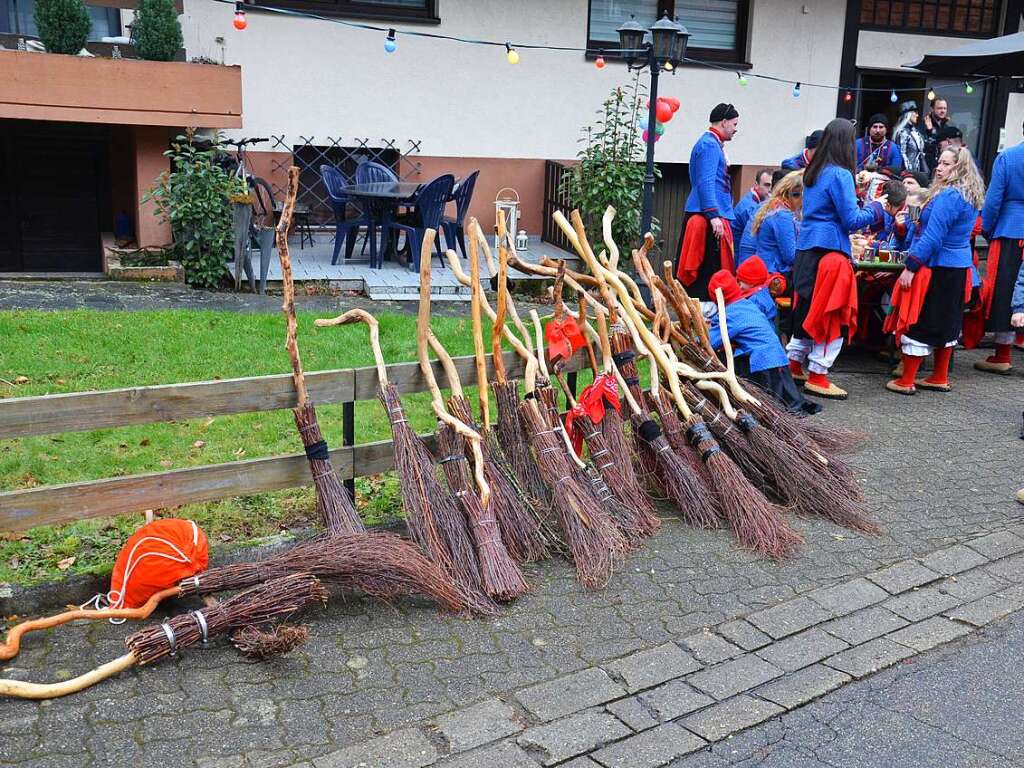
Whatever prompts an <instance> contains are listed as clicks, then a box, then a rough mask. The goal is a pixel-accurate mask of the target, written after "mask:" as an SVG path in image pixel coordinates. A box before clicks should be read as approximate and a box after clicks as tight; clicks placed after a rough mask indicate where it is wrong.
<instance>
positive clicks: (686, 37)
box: [672, 24, 690, 64]
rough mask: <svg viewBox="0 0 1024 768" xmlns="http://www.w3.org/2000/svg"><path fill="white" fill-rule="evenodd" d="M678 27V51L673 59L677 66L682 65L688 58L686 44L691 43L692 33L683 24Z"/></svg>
mask: <svg viewBox="0 0 1024 768" xmlns="http://www.w3.org/2000/svg"><path fill="white" fill-rule="evenodd" d="M678 27H679V29H678V30H677V31H676V49H675V53H673V55H672V59H673V61H675V62H676V63H677V64H680V63H682V61H683V60H684V59H685V58H686V44H687V43H688V42H689V41H690V33H689V31H688V30H687V29H686V27H684V26H683V25H682V24H679V25H678Z"/></svg>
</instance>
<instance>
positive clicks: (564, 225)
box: [553, 211, 692, 419]
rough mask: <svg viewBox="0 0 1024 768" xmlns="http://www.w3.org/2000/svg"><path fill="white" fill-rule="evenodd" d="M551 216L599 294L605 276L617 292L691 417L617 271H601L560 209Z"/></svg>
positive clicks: (669, 368)
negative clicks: (595, 283)
mask: <svg viewBox="0 0 1024 768" xmlns="http://www.w3.org/2000/svg"><path fill="white" fill-rule="evenodd" d="M577 215H578V214H577ZM553 218H554V220H555V223H556V224H558V227H559V228H560V229H561V230H562V232H563V233H564V234H565V236H566V238H568V240H569V242H570V243H572V246H573V248H575V249H576V252H577V253H578V254H580V256H581V257H582V258H583V260H584V261H585V262H586V263H587V267H588V268H589V269H590V270H591V272H593V273H594V276H595V277H596V278H597V279H598V283H599V285H600V286H603V288H602V290H601V294H602V295H603V296H604V295H606V294H607V292H608V286H607V284H606V283H605V282H604V281H605V279H607V280H608V281H609V282H610V283H611V284H612V285H613V286H614V288H615V291H616V292H617V293H618V295H619V300H620V301H621V305H622V309H623V312H624V316H625V317H627V318H629V320H630V321H632V324H633V326H634V327H635V329H636V330H637V332H638V334H639V336H640V337H642V338H643V339H644V341H645V343H646V346H647V348H648V349H650V350H651V352H652V353H653V354H654V358H655V360H656V361H657V363H658V366H659V367H661V368H662V369H663V370H664V371H665V375H666V377H667V378H668V380H669V383H670V384H671V387H672V397H673V399H674V400H675V402H676V407H677V408H678V409H679V412H680V413H681V414H683V416H685V417H686V418H687V419H689V418H690V417H691V416H692V412H691V411H690V408H689V406H687V404H686V400H685V399H684V398H683V393H682V390H681V389H680V387H679V380H678V379H677V378H676V373H675V370H674V369H673V367H672V365H671V363H670V362H669V360H668V358H666V357H665V352H664V350H663V349H662V348H661V343H660V341H659V340H658V339H657V338H655V337H654V336H653V334H651V332H650V330H649V329H648V328H647V326H646V325H645V324H644V321H643V319H642V318H641V317H640V314H639V313H638V312H637V310H636V307H634V306H633V301H632V299H631V298H630V296H629V292H628V291H627V290H626V286H625V285H624V284H623V283H622V281H621V280H619V279H618V276H617V274H616V273H614V272H611V271H608V270H604V268H603V267H602V266H601V265H600V264H598V263H597V259H595V258H592V257H591V255H590V254H589V253H588V252H587V251H586V250H585V249H584V248H583V246H582V244H581V243H580V241H579V238H578V237H577V236H576V232H575V230H574V229H573V227H572V226H571V225H570V224H569V222H568V221H567V220H566V218H565V216H564V215H563V214H562V212H561V211H555V212H554V214H553ZM606 301H609V302H610V301H611V298H610V296H608V298H607V299H606ZM651 375H652V376H654V375H656V373H655V372H654V371H651Z"/></svg>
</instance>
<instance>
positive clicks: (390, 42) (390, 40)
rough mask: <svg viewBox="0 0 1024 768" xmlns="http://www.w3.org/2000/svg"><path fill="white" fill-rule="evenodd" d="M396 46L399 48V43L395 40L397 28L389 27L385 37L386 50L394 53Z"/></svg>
mask: <svg viewBox="0 0 1024 768" xmlns="http://www.w3.org/2000/svg"><path fill="white" fill-rule="evenodd" d="M396 48H398V43H396V42H395V30H393V29H389V30H388V36H387V37H386V38H385V39H384V50H385V51H387V52H388V53H394V52H395V49H396Z"/></svg>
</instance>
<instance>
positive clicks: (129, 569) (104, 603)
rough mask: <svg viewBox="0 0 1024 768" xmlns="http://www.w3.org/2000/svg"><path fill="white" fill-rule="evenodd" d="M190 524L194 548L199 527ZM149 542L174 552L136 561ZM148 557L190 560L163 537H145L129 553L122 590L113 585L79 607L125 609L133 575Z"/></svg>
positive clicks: (150, 555)
mask: <svg viewBox="0 0 1024 768" xmlns="http://www.w3.org/2000/svg"><path fill="white" fill-rule="evenodd" d="M189 522H190V523H191V524H192V544H193V546H195V545H197V544H198V543H199V526H198V525H196V524H195V521H193V520H189ZM147 541H157V542H160V543H161V544H164V545H166V546H167V548H168V549H170V550H172V551H171V552H169V553H168V552H145V553H143V554H142V555H140V556H139V558H138V559H135V553H136V552H137V551H138V549H139V547H141V546H142V545H143V543H145V542H147ZM147 557H162V558H164V559H165V560H171V561H172V562H175V563H187V562H189V560H190V558H189V556H188V555H186V554H185V553H184V552H182V551H181V549H179V548H178V547H177V546H176V545H175V544H174V543H173V542H171V541H168V540H167V539H165V538H164V537H162V536H143V537H142V538H141V539H139V540H138V541H137V542H135V545H134V546H133V547H132V548H131V551H130V552H129V553H128V563H127V565H125V569H124V577H123V579H122V580H121V588H120V589H113V585H111V590H110V591H109V592H107V593H106V594H105V595H103V594H99V595H96V596H95V597H93V598H92V599H91V600H89V601H87V602H85V603H83V604H82V605H81V606H79V607H80V608H88V607H90V606H95V608H96V609H97V610H105V609H107V608H110V609H117V608H123V607H124V594H125V592H126V591H127V587H128V583H129V581H130V580H131V577H132V574H133V573H134V572H135V569H136V568H137V567H138V565H139V563H141V562H142V561H143V560H145V559H146V558H147ZM108 621H109V622H110V623H111V624H124V622H125V621H127V619H108Z"/></svg>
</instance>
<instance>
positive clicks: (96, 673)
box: [0, 653, 138, 700]
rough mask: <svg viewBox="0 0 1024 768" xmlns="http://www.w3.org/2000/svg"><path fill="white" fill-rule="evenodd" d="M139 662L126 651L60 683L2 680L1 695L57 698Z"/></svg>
mask: <svg viewBox="0 0 1024 768" xmlns="http://www.w3.org/2000/svg"><path fill="white" fill-rule="evenodd" d="M136 664H138V662H137V661H136V660H135V654H134V653H126V654H125V655H124V656H121V657H119V658H117V659H114V660H113V661H108V662H107V663H106V664H103V665H102V666H99V667H96V669H93V670H91V671H89V672H86V673H85V674H84V675H79V676H78V677H74V678H72V679H70V680H65V681H63V682H60V683H26V682H23V681H21V680H0V696H13V697H14V698H17V699H36V700H39V699H56V698H58V697H60V696H67V695H68V694H70V693H78V692H79V691H84V690H85V689H86V688H88V687H90V686H92V685H96V683H98V682H100V681H101V680H106V679H107V678H108V677H113V676H114V675H116V674H118V673H119V672H124V671H125V670H126V669H131V668H132V667H134V666H135V665H136Z"/></svg>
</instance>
